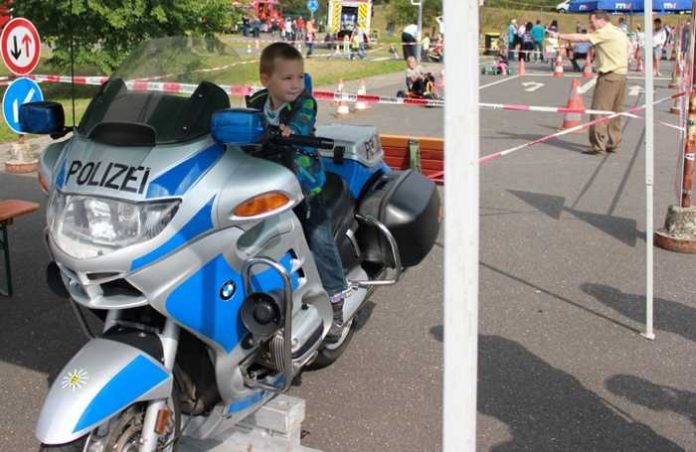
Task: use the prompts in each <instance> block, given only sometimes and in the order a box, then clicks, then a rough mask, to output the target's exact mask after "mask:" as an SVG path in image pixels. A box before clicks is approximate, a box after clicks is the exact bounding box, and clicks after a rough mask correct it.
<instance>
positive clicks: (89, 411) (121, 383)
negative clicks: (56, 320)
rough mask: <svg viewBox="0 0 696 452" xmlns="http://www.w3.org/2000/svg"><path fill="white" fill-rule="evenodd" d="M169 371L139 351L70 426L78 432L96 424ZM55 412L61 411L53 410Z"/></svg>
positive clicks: (162, 378) (157, 383)
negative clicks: (72, 425) (75, 423)
mask: <svg viewBox="0 0 696 452" xmlns="http://www.w3.org/2000/svg"><path fill="white" fill-rule="evenodd" d="M169 377H170V375H169V374H168V373H167V372H166V371H165V370H164V369H162V368H161V367H159V366H158V365H157V364H155V363H153V362H152V361H151V360H150V359H148V358H146V357H145V356H143V355H138V356H137V357H136V358H135V359H133V361H131V362H130V363H128V364H127V365H126V367H124V368H123V369H121V371H120V372H119V373H117V374H116V375H114V377H113V378H112V379H111V380H109V382H108V383H107V384H106V385H104V387H103V388H102V389H101V390H100V391H99V393H97V395H96V396H95V397H94V398H93V399H92V401H91V402H90V403H89V405H88V406H87V408H86V409H85V411H84V412H83V413H82V416H81V417H80V420H79V421H77V425H75V428H74V429H73V432H78V431H80V430H83V429H85V428H87V427H90V426H92V425H95V424H97V423H98V422H101V421H103V420H104V419H107V418H108V417H110V416H112V415H113V414H115V413H117V412H119V411H120V410H122V409H123V408H125V407H127V406H128V405H130V404H131V403H133V402H135V401H136V400H138V399H139V398H140V397H141V396H142V395H143V394H145V393H147V392H149V391H150V390H152V389H154V388H156V387H157V386H159V385H160V384H161V383H162V382H164V381H166V380H167V378H169ZM56 414H57V415H58V416H59V415H60V413H56Z"/></svg>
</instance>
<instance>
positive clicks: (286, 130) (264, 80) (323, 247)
mask: <svg viewBox="0 0 696 452" xmlns="http://www.w3.org/2000/svg"><path fill="white" fill-rule="evenodd" d="M259 66H260V68H259V69H260V79H261V84H263V86H264V87H265V88H266V89H264V90H262V91H259V92H258V93H256V94H254V95H252V96H250V97H248V98H247V106H248V107H250V108H256V109H258V110H261V111H263V113H264V116H265V118H266V122H267V123H268V124H269V125H275V126H278V127H279V128H280V130H281V133H282V135H283V136H290V135H291V134H297V135H314V124H315V123H316V119H317V102H316V100H314V98H313V97H312V95H311V94H309V93H308V92H307V91H306V90H305V72H304V60H303V59H302V54H301V53H300V52H299V51H298V50H297V49H296V48H295V47H293V46H292V45H290V44H287V43H284V42H277V43H274V44H271V45H270V46H268V47H266V48H265V49H264V50H263V52H262V53H261V61H260V65H259ZM295 167H296V172H297V178H298V179H299V181H300V185H301V186H302V191H303V192H304V193H305V196H306V198H307V199H306V208H304V209H301V210H303V211H304V212H303V213H302V214H300V215H299V217H300V221H301V222H302V227H303V229H304V233H305V237H306V238H307V243H308V245H309V248H310V250H311V251H312V254H313V255H314V261H315V262H316V264H317V269H318V270H319V276H320V278H321V282H322V284H323V285H324V289H326V291H327V292H328V294H329V299H330V301H331V306H332V307H333V318H334V324H333V326H332V328H331V331H330V332H329V335H334V336H335V335H337V334H338V333H339V332H340V328H341V326H342V325H343V301H344V298H345V292H346V280H345V275H344V274H343V264H342V263H341V257H340V255H339V253H338V248H337V247H336V242H335V241H334V238H333V234H332V233H331V219H330V218H329V215H328V213H327V210H326V206H325V204H324V201H323V199H322V197H321V196H319V193H321V190H322V187H323V185H324V182H325V180H326V175H325V174H324V168H323V167H322V164H321V159H320V157H319V153H318V152H317V150H316V149H311V148H298V149H297V153H296V156H295Z"/></svg>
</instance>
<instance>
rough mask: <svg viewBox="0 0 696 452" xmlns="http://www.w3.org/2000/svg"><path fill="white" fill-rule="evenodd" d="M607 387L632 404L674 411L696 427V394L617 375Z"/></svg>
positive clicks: (628, 376) (634, 377)
mask: <svg viewBox="0 0 696 452" xmlns="http://www.w3.org/2000/svg"><path fill="white" fill-rule="evenodd" d="M606 386H607V389H609V390H610V391H611V392H612V393H614V394H616V395H618V396H621V397H623V398H625V399H627V400H629V401H630V402H633V403H637V404H639V405H643V406H645V407H648V408H650V409H651V410H654V411H672V412H674V413H677V414H679V415H681V416H684V417H686V418H688V419H690V420H691V422H692V423H694V424H695V425H696V393H693V392H690V391H684V390H682V389H677V388H672V387H670V386H662V385H658V384H655V383H653V382H651V381H648V380H645V379H643V378H640V377H636V376H633V375H615V376H613V377H611V378H609V379H608V380H607V383H606Z"/></svg>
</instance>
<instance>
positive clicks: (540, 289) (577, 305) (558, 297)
mask: <svg viewBox="0 0 696 452" xmlns="http://www.w3.org/2000/svg"><path fill="white" fill-rule="evenodd" d="M479 265H480V266H481V267H484V268H487V269H489V270H491V271H494V272H495V273H498V274H499V275H502V276H505V277H507V278H510V279H511V280H513V281H515V282H518V283H520V284H523V285H525V286H527V287H531V288H532V289H534V290H536V291H538V292H540V293H543V294H546V295H548V296H550V297H553V298H554V299H556V300H559V301H562V302H564V303H567V304H569V305H570V306H573V307H575V308H578V309H581V310H583V311H585V312H587V313H589V314H592V315H594V316H596V317H599V318H601V319H604V320H606V321H608V322H611V323H613V324H614V325H617V326H620V327H622V328H626V329H627V330H630V331H632V332H635V333H640V331H639V330H637V329H636V328H633V327H631V326H629V325H626V324H623V323H621V322H619V321H618V320H615V319H612V318H611V317H609V316H606V315H604V314H602V313H601V312H596V311H593V310H592V309H590V308H588V307H586V306H583V305H582V304H580V303H578V302H577V301H573V300H571V299H569V298H566V297H564V296H562V295H559V294H557V293H554V292H551V291H550V290H547V289H544V288H543V287H540V286H537V285H536V284H534V283H531V282H529V281H525V280H524V279H522V278H520V277H518V276H515V275H513V274H511V273H508V272H506V271H505V270H501V269H499V268H496V267H494V266H492V265H489V264H487V263H485V262H479Z"/></svg>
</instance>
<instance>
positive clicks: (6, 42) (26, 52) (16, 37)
mask: <svg viewBox="0 0 696 452" xmlns="http://www.w3.org/2000/svg"><path fill="white" fill-rule="evenodd" d="M0 50H1V51H2V52H1V53H2V60H3V61H4V62H5V66H7V68H8V69H9V70H10V71H11V72H12V73H13V74H16V75H26V74H29V73H30V72H31V71H33V70H34V68H35V67H36V65H37V64H39V57H40V56H41V41H40V39H39V32H38V31H36V27H34V24H32V23H31V22H29V21H28V20H26V19H24V18H22V17H18V18H16V19H12V20H11V21H9V22H8V23H7V25H5V28H3V29H2V35H0Z"/></svg>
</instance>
